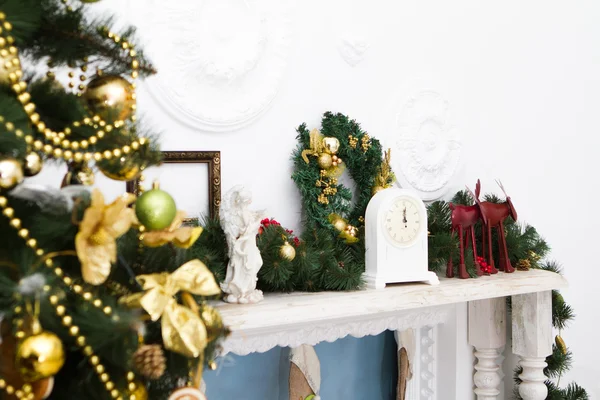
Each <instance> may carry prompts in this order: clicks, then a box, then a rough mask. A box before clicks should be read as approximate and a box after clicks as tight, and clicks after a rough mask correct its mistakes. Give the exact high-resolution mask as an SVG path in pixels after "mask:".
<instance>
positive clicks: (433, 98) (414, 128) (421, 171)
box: [392, 90, 462, 201]
mask: <svg viewBox="0 0 600 400" xmlns="http://www.w3.org/2000/svg"><path fill="white" fill-rule="evenodd" d="M394 121H395V122H394V126H393V143H394V147H395V154H394V151H392V168H393V170H394V171H395V172H396V175H397V177H398V181H399V183H400V185H401V186H402V187H410V188H413V189H414V190H416V191H418V192H419V194H420V196H421V198H422V199H423V200H426V201H431V200H436V199H439V198H440V197H441V196H443V195H444V193H445V192H446V191H447V190H448V188H449V185H450V183H451V181H452V178H453V177H454V175H455V173H456V172H457V170H458V168H459V164H460V153H461V147H462V142H461V139H460V134H459V131H458V129H457V127H456V125H455V124H454V122H453V119H452V115H451V113H450V106H449V103H448V101H446V100H445V99H444V98H443V97H442V95H440V94H439V93H437V92H435V91H433V90H421V91H417V92H416V94H414V95H412V96H411V97H409V99H408V101H406V102H405V103H404V105H402V106H401V107H400V110H398V111H397V113H396V114H395V119H394Z"/></svg>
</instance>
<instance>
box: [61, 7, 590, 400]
mask: <svg viewBox="0 0 600 400" xmlns="http://www.w3.org/2000/svg"><path fill="white" fill-rule="evenodd" d="M212 1H217V0H212ZM219 1H222V0H219ZM223 1H224V0H223ZM210 2H211V1H208V0H207V1H205V2H204V3H203V4H208V5H210V4H209V3H210ZM236 2H237V5H236V4H234V3H236ZM123 3H129V4H130V5H132V6H133V7H138V8H140V9H145V10H152V7H153V6H151V5H149V4H154V3H158V4H160V3H166V2H165V1H164V0H163V1H162V2H154V1H147V0H146V1H141V0H129V1H125V2H124V1H122V0H105V1H104V2H102V3H99V6H98V7H110V8H113V9H121V13H122V14H123V15H125V14H128V15H129V16H131V15H130V14H129V11H128V10H129V9H128V8H127V6H126V5H125V4H123ZM173 3H180V4H185V3H187V4H188V6H189V5H190V4H192V3H193V2H190V1H177V2H173ZM244 3H245V4H244ZM268 3H269V1H267V0H264V1H263V0H245V1H244V0H231V1H230V2H229V4H233V5H234V8H236V9H237V11H240V12H243V11H244V10H246V9H245V8H244V7H246V6H247V7H248V9H252V8H253V7H256V6H257V5H258V6H260V5H264V4H268ZM272 3H273V4H275V3H277V4H278V5H279V6H282V5H284V4H287V3H286V2H284V1H283V0H280V1H274V2H272ZM192 8H193V7H192ZM290 10H292V12H291V13H290V25H289V26H290V29H291V33H292V36H291V42H290V47H289V57H288V66H287V68H286V69H285V70H283V72H284V76H283V78H282V81H281V85H280V87H279V92H278V94H277V97H276V98H275V100H274V101H273V103H272V106H271V107H270V108H269V109H268V110H267V111H266V112H265V113H264V114H263V115H261V116H260V117H259V118H258V119H257V120H256V121H255V122H254V123H252V124H250V125H248V126H247V127H245V128H243V129H241V130H237V131H235V132H223V133H214V132H206V131H201V130H198V129H194V128H192V127H190V126H189V125H186V124H183V123H181V122H179V120H178V119H177V118H174V117H173V115H172V114H168V113H166V112H165V111H164V110H163V107H162V106H160V105H159V104H160V103H159V102H157V101H156V99H155V98H153V97H152V96H150V95H149V94H148V91H147V90H145V88H142V89H141V90H140V92H139V105H140V109H141V110H142V112H144V113H146V114H147V115H148V116H149V117H150V118H149V120H150V121H151V122H152V123H154V124H156V126H157V127H158V128H159V129H161V130H163V131H164V135H163V137H162V145H163V149H165V150H220V151H221V152H222V160H223V185H224V188H228V187H230V186H232V185H234V184H237V183H242V184H244V185H247V186H249V187H251V188H252V189H253V191H254V195H255V204H256V207H260V208H267V209H268V210H269V211H270V214H271V215H272V216H273V217H275V218H277V219H278V220H279V221H281V222H282V223H283V224H285V225H287V226H290V227H293V228H297V227H298V225H299V216H300V203H299V197H298V193H297V191H296V189H295V187H294V184H293V182H292V181H291V179H290V178H289V177H290V173H291V164H290V162H289V158H290V154H291V151H292V149H293V148H294V146H295V143H296V141H295V132H294V129H295V127H296V126H297V125H299V124H300V123H301V122H307V123H308V125H309V127H316V126H318V123H319V120H320V116H321V114H322V113H323V112H324V111H327V110H331V111H339V112H343V113H345V114H348V115H350V116H351V117H353V118H356V119H357V120H358V121H359V122H361V123H362V125H363V127H364V128H366V129H367V130H368V131H369V132H370V133H371V134H372V135H373V136H375V137H378V138H380V139H382V140H384V141H386V140H387V141H388V142H389V139H390V138H389V137H387V135H386V134H387V133H389V132H390V131H391V127H390V126H388V125H386V123H385V122H384V121H386V120H387V119H386V118H387V117H389V115H386V112H387V111H386V110H389V108H390V107H391V106H392V107H393V101H394V99H395V98H397V97H398V96H402V95H404V94H405V93H403V92H402V90H403V89H402V88H412V89H414V88H416V89H419V88H425V87H427V88H431V89H434V90H436V91H438V92H439V93H441V94H442V95H443V96H444V98H445V99H446V100H448V102H449V104H450V107H451V110H452V113H453V115H454V117H455V120H456V122H457V124H458V127H459V129H460V132H461V135H462V138H463V148H462V149H463V157H462V163H463V166H464V169H463V171H462V172H461V176H460V177H459V179H458V180H457V182H456V185H455V187H454V188H453V191H454V190H455V189H460V188H462V187H463V185H464V184H469V185H474V182H475V180H476V179H477V178H481V179H482V182H483V190H484V191H489V190H496V189H497V187H496V186H495V184H494V179H495V178H500V179H502V181H503V183H504V185H505V187H506V188H507V190H508V191H509V193H510V195H511V197H512V199H513V201H514V203H515V205H516V207H517V210H518V212H519V217H520V218H521V219H522V220H523V221H527V222H529V223H532V224H533V225H535V226H536V227H537V228H538V229H539V231H540V232H541V233H542V234H543V235H544V236H545V237H546V239H547V240H548V241H549V243H550V244H551V245H552V247H553V252H552V257H553V258H556V259H557V260H560V261H561V262H562V263H564V266H565V273H566V276H567V278H568V280H569V281H570V284H571V287H570V289H568V290H566V291H565V292H564V295H565V299H566V300H567V301H568V302H569V303H571V304H572V305H573V307H574V308H575V310H576V312H577V319H576V322H575V323H574V324H573V325H572V327H571V328H570V329H568V330H567V331H565V332H564V338H565V341H566V342H567V344H568V345H570V346H571V349H572V350H573V353H574V366H573V369H572V371H571V373H570V374H569V375H568V377H567V379H563V382H565V383H566V382H568V381H569V380H571V379H576V380H577V381H578V383H580V384H581V385H583V386H585V387H586V388H587V389H588V391H589V393H590V395H591V396H592V397H596V396H600V383H599V381H598V372H600V368H598V367H597V366H596V363H597V360H598V359H600V347H599V346H598V345H597V341H596V339H595V337H596V336H597V335H596V333H597V331H596V329H598V322H597V320H598V316H599V313H598V306H597V303H598V301H599V300H600V296H599V295H598V291H597V290H596V287H595V284H594V282H598V281H599V280H600V270H599V267H600V262H599V261H598V256H597V254H596V253H595V249H596V246H597V238H596V236H597V235H596V233H597V229H598V226H599V222H600V219H599V217H598V216H597V215H596V214H595V213H594V212H593V211H592V210H588V207H586V205H588V204H594V201H595V200H596V199H597V198H598V182H597V176H596V173H597V171H599V170H600V168H599V167H600V157H599V156H598V149H599V146H598V145H599V144H600V140H599V132H600V119H599V118H598V115H600V113H599V110H600V25H599V23H598V21H600V3H598V2H597V1H588V0H580V1H512V0H511V1H502V2H492V1H475V0H455V1H423V0H420V1H417V0H411V1H408V0H402V1H391V0H387V1H386V0H372V1H358V0H345V1H342V0H304V1H301V2H300V1H297V2H295V4H290ZM161 16H163V15H162V14H161ZM144 18H148V16H147V15H145V16H144ZM164 18H165V19H166V20H167V22H174V21H176V19H174V18H180V19H181V20H182V26H184V25H185V27H186V29H188V30H186V31H182V32H183V33H182V34H180V36H181V37H179V38H175V37H173V39H185V40H191V41H194V40H197V39H198V37H196V36H195V35H200V34H202V33H201V31H194V30H193V29H192V30H191V31H190V30H189V29H190V27H192V28H193V27H194V26H197V24H196V23H195V21H198V22H197V23H198V24H199V23H200V21H201V20H200V19H199V18H200V16H199V15H198V14H194V13H190V14H187V13H185V12H184V13H182V14H180V15H178V16H176V17H172V16H169V15H167V14H164ZM133 19H134V20H135V17H134V18H133ZM184 22H185V23H184ZM212 22H214V21H212ZM223 23H225V22H223ZM176 27H177V23H175V24H172V26H171V31H170V32H171V33H167V32H168V31H165V33H164V35H163V36H166V38H167V39H169V38H171V37H172V35H176V34H175V33H174V32H177V30H176ZM156 29H157V30H158V31H159V32H162V31H161V29H163V27H162V26H157V27H156ZM198 29H200V27H198ZM227 32H228V33H229V34H232V35H233V37H234V38H235V24H234V25H233V27H229V30H228V31H227ZM340 32H349V33H350V34H351V35H354V37H358V38H361V37H362V38H364V40H365V42H366V43H368V44H369V48H368V50H367V51H366V52H365V53H364V56H365V57H364V59H363V60H362V62H360V63H359V64H357V65H356V66H354V67H352V66H350V65H349V64H347V63H346V62H345V61H344V60H343V59H342V57H341V56H340V53H339V52H338V48H337V44H338V43H339V40H340ZM153 40H154V41H155V40H156V39H153ZM167 41H168V40H167ZM154 43H155V42H154ZM165 46H166V45H165ZM168 47H169V46H166V47H165V51H167V50H168ZM159 53H160V51H159ZM161 54H162V53H161ZM165 54H166V53H165ZM159 57H160V56H159ZM240 57H246V55H243V56H240ZM156 61H157V64H158V65H159V67H160V65H161V64H163V65H164V64H165V63H167V62H166V61H165V60H161V59H157V60H156ZM234 61H235V60H234ZM167 64H168V63H167ZM261 68H266V70H267V71H275V72H277V71H278V69H277V67H276V66H273V68H272V69H269V68H268V66H267V67H265V66H262V67H261ZM267 76H268V74H267V73H264V74H257V75H256V77H259V78H260V79H265V80H267V79H268V78H267ZM419 85H422V86H419ZM200 87H202V86H201V85H200V86H199V85H198V84H195V83H194V82H190V85H189V89H190V90H194V88H200ZM254 87H256V85H255V86H254ZM246 94H247V95H249V94H250V93H246ZM240 95H242V94H241V93H240ZM190 98H191V99H192V101H197V102H199V103H202V102H206V101H207V99H206V98H202V93H200V94H198V97H197V100H193V99H194V97H193V96H192V97H190ZM56 179H59V178H56ZM184 184H185V177H182V178H181V185H182V189H183V185H184ZM117 187H118V185H117V186H112V188H113V191H115V190H118V189H117ZM592 207H593V206H592ZM592 207H589V208H592Z"/></svg>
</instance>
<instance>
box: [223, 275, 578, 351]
mask: <svg viewBox="0 0 600 400" xmlns="http://www.w3.org/2000/svg"><path fill="white" fill-rule="evenodd" d="M566 286H567V282H566V280H565V279H564V278H563V277H561V276H560V275H558V274H555V273H552V272H548V271H542V270H531V271H527V272H521V271H517V272H515V273H512V274H504V273H502V272H500V273H498V274H497V275H494V276H484V277H480V278H478V279H446V278H441V279H440V285H438V286H429V285H426V284H402V285H397V286H396V285H393V286H388V287H387V288H385V289H383V290H359V291H353V292H320V293H304V292H296V293H290V294H267V295H265V299H264V300H263V301H262V302H261V303H259V304H250V305H237V304H224V303H220V304H218V307H219V310H220V312H221V315H222V317H223V320H224V323H225V324H226V325H227V326H228V327H229V328H230V329H231V332H232V333H231V335H230V337H229V338H228V339H227V340H226V341H225V342H224V343H223V353H224V354H225V353H229V352H231V353H235V354H238V355H246V354H249V353H253V352H265V351H268V350H270V349H272V348H274V347H276V346H282V347H286V346H289V347H296V346H299V345H301V344H309V345H315V344H317V343H319V342H323V341H328V342H332V341H335V340H337V339H340V338H343V337H345V336H348V335H350V336H354V337H363V336H366V335H377V334H379V333H381V332H383V331H385V330H393V331H394V330H404V329H408V328H419V327H422V326H426V325H436V324H439V323H442V322H445V321H446V320H447V318H448V316H449V315H451V309H452V305H453V304H456V303H461V302H473V301H477V300H484V299H493V298H499V297H507V296H514V295H522V294H528V293H538V292H547V291H550V290H552V289H560V288H563V287H566Z"/></svg>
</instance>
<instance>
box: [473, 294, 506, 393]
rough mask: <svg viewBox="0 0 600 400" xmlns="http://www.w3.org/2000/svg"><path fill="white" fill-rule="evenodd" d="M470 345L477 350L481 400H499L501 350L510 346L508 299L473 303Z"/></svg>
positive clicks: (478, 391) (477, 370) (478, 390)
mask: <svg viewBox="0 0 600 400" xmlns="http://www.w3.org/2000/svg"><path fill="white" fill-rule="evenodd" d="M469 344H470V345H471V346H473V347H475V357H477V364H476V365H475V375H474V376H473V381H474V383H475V394H476V395H477V400H497V399H498V395H499V394H500V389H499V387H500V384H501V383H502V378H501V376H500V370H501V366H500V365H499V364H498V358H499V357H500V349H501V348H502V347H503V346H504V345H505V344H506V299H505V298H504V297H500V298H495V299H485V300H478V301H471V302H469Z"/></svg>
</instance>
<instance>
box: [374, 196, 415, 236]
mask: <svg viewBox="0 0 600 400" xmlns="http://www.w3.org/2000/svg"><path fill="white" fill-rule="evenodd" d="M420 210H421V208H420V207H419V204H418V203H417V202H416V200H415V199H413V198H410V197H404V196H402V197H397V198H396V199H395V200H394V201H393V202H392V204H391V206H390V207H389V208H388V210H387V212H386V213H385V214H384V218H385V219H384V223H383V226H384V229H385V231H386V232H387V234H388V237H389V238H390V239H391V241H392V242H394V243H395V244H396V245H399V246H409V245H411V244H412V243H413V242H414V241H415V239H416V238H417V235H418V234H419V232H420V231H421V222H422V218H421V212H420Z"/></svg>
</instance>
